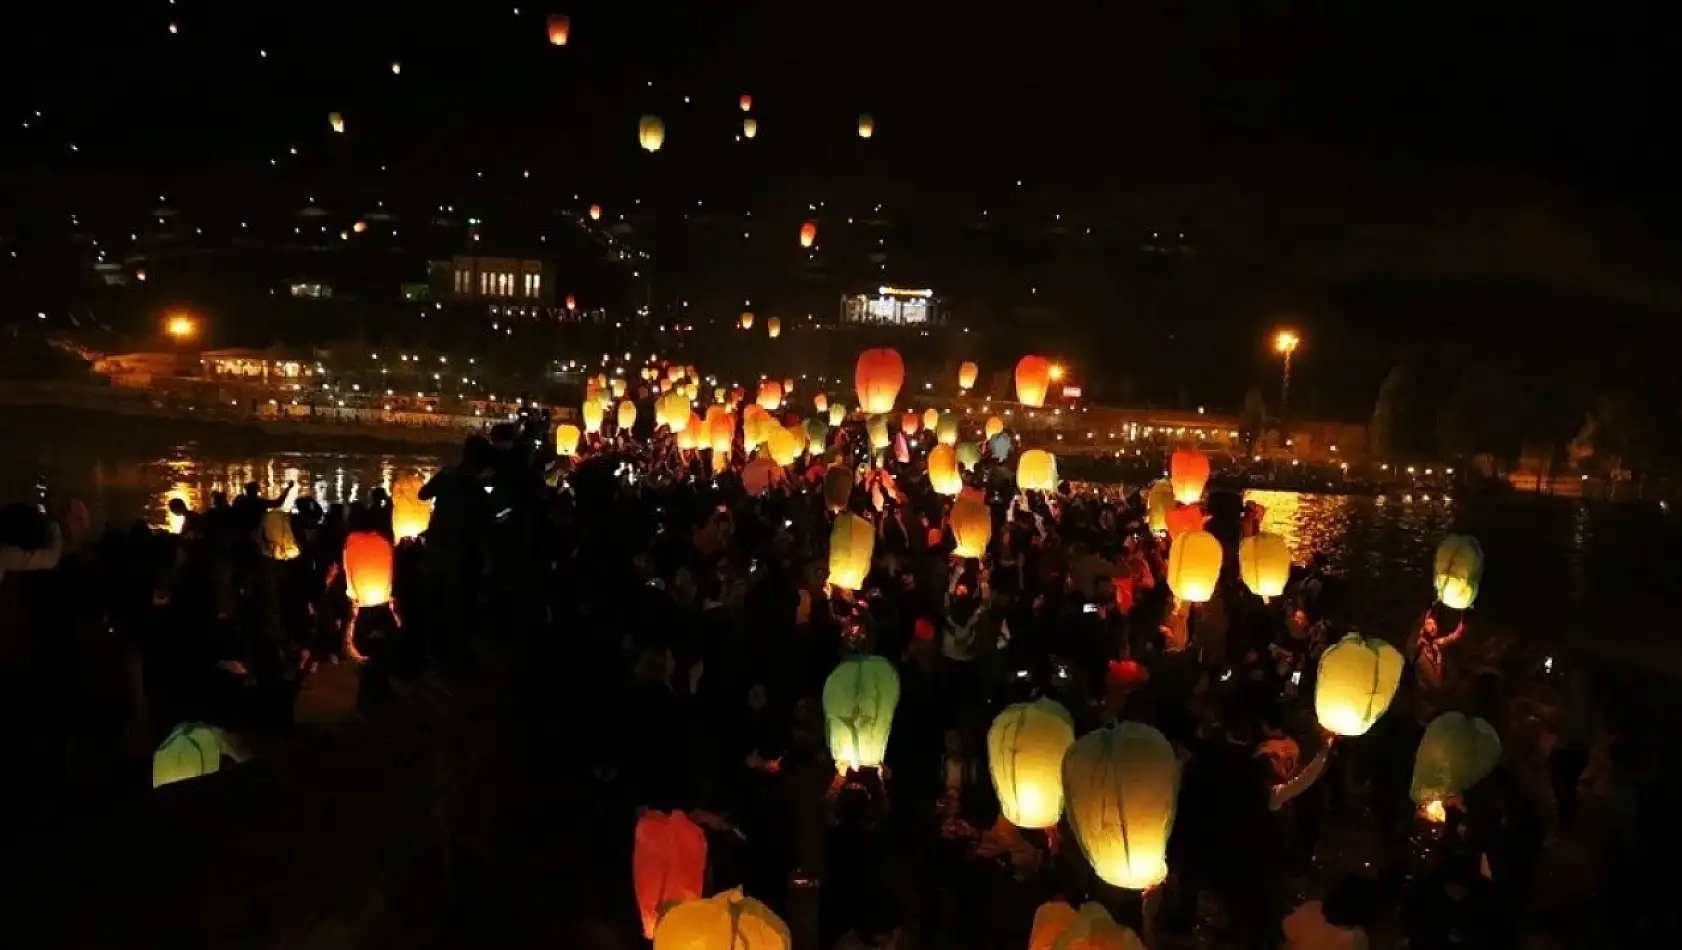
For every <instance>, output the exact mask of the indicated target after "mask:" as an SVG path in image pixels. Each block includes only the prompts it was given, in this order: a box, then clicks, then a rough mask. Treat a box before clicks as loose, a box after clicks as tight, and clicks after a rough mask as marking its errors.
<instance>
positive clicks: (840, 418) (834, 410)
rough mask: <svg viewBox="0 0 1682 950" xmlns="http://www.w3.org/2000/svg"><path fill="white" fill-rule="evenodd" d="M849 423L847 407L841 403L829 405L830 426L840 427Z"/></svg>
mask: <svg viewBox="0 0 1682 950" xmlns="http://www.w3.org/2000/svg"><path fill="white" fill-rule="evenodd" d="M846 421H847V407H846V406H843V405H842V404H841V403H839V402H832V403H830V404H829V424H830V425H832V426H838V425H840V424H841V423H843V422H846Z"/></svg>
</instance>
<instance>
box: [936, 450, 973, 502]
mask: <svg viewBox="0 0 1682 950" xmlns="http://www.w3.org/2000/svg"><path fill="white" fill-rule="evenodd" d="M929 487H930V488H933V489H934V490H935V491H937V492H939V493H940V494H942V495H946V496H947V497H952V496H954V495H956V494H958V492H960V491H963V489H964V479H963V476H962V475H959V474H958V453H957V452H955V451H953V449H952V447H951V446H950V445H937V446H935V447H934V449H933V450H932V451H930V452H929Z"/></svg>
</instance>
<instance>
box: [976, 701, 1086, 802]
mask: <svg viewBox="0 0 1682 950" xmlns="http://www.w3.org/2000/svg"><path fill="white" fill-rule="evenodd" d="M1074 741H1075V724H1074V720H1073V719H1072V718H1071V717H1070V716H1069V711H1068V710H1067V709H1064V708H1063V707H1062V706H1061V705H1059V704H1058V703H1055V702H1053V701H1051V700H1049V699H1038V700H1035V701H1034V702H1031V703H1017V704H1015V705H1013V706H1007V707H1005V709H1004V711H1003V712H1001V713H999V715H998V717H997V718H995V719H994V720H993V725H992V727H991V728H989V729H988V730H987V766H988V771H990V772H991V773H992V776H993V789H994V790H995V791H997V792H998V794H999V810H1000V811H1001V812H1003V813H1004V817H1005V820H1006V821H1008V822H1010V823H1011V824H1013V825H1015V826H1017V827H1018V828H1049V827H1051V826H1052V825H1055V824H1057V819H1058V818H1059V817H1060V816H1061V815H1062V814H1063V755H1064V753H1066V752H1068V751H1069V746H1070V745H1072V744H1074Z"/></svg>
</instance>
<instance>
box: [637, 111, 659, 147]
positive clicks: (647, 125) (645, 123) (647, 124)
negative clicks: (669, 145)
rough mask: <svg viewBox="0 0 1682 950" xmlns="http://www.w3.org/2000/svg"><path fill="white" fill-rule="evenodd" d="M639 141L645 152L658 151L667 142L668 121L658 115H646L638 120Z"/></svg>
mask: <svg viewBox="0 0 1682 950" xmlns="http://www.w3.org/2000/svg"><path fill="white" fill-rule="evenodd" d="M637 142H638V144H640V145H641V146H642V148H643V151H645V152H650V153H653V152H658V151H660V146H662V145H664V144H666V123H664V122H661V121H660V117H659V116H657V115H645V116H643V117H642V118H641V119H639V120H638V121H637Z"/></svg>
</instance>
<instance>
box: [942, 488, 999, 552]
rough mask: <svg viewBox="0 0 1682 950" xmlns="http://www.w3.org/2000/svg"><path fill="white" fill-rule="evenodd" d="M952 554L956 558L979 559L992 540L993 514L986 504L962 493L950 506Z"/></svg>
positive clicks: (971, 495) (972, 495) (968, 494)
mask: <svg viewBox="0 0 1682 950" xmlns="http://www.w3.org/2000/svg"><path fill="white" fill-rule="evenodd" d="M951 520H952V540H953V542H954V547H953V549H952V553H953V554H955V555H957V556H958V557H964V558H969V557H981V556H983V555H985V554H986V553H987V544H988V542H990V541H992V540H993V512H992V510H991V509H989V508H988V507H987V503H986V502H984V501H982V500H981V499H980V498H977V497H975V496H974V494H973V493H967V492H966V493H964V494H961V495H959V496H958V501H957V503H956V504H954V505H953V506H952V519H951Z"/></svg>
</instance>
